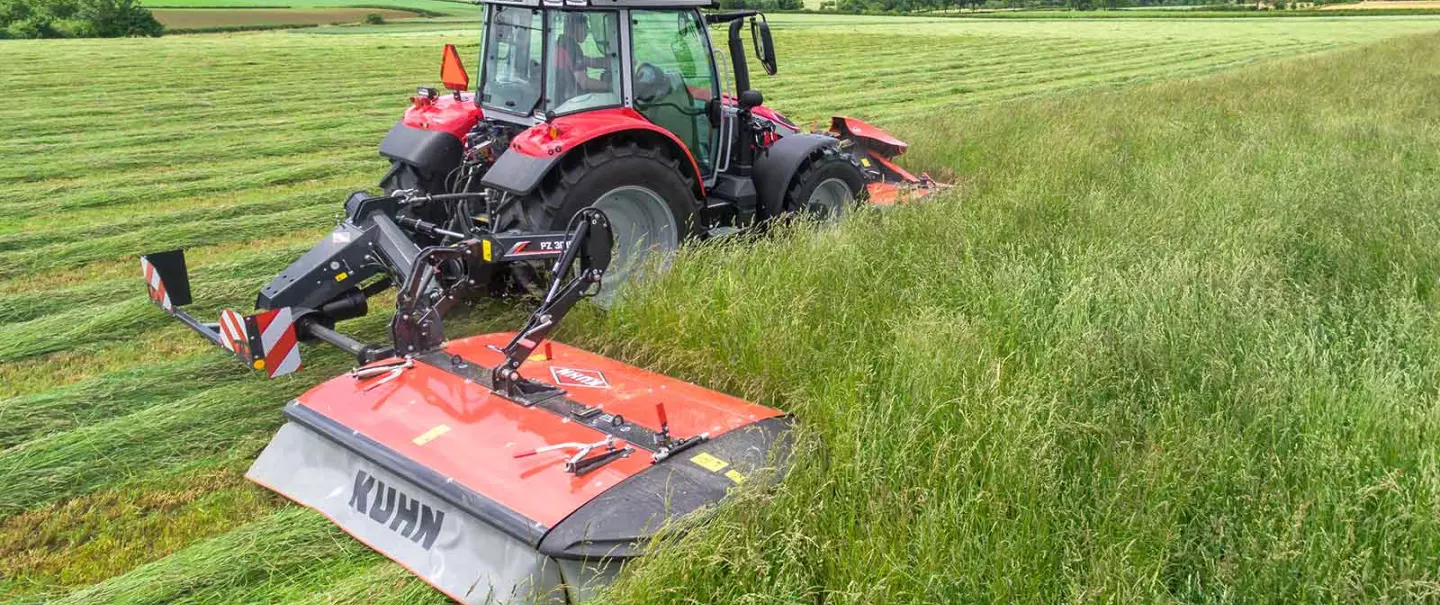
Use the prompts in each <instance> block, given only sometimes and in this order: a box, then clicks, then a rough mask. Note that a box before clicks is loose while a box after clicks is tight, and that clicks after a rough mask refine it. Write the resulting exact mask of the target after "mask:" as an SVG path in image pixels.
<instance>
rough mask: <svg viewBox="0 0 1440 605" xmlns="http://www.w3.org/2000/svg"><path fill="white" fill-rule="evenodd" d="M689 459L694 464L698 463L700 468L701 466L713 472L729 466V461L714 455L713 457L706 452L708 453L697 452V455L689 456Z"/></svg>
mask: <svg viewBox="0 0 1440 605" xmlns="http://www.w3.org/2000/svg"><path fill="white" fill-rule="evenodd" d="M690 461H691V462H694V463H695V464H698V465H700V468H703V469H705V470H707V471H710V472H715V473H718V472H720V469H722V468H725V467H727V466H730V463H729V462H726V461H724V460H721V459H719V458H716V457H714V456H711V455H710V454H708V453H700V454H697V455H695V456H693V457H691V458H690Z"/></svg>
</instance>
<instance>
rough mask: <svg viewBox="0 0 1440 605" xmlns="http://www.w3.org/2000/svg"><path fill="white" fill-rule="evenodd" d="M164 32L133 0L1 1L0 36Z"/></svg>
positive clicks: (116, 35) (104, 35)
mask: <svg viewBox="0 0 1440 605" xmlns="http://www.w3.org/2000/svg"><path fill="white" fill-rule="evenodd" d="M164 31H165V28H164V26H162V25H160V22H159V21H156V20H155V16H154V15H152V14H150V11H149V10H146V8H145V7H143V6H140V4H139V3H138V2H137V1H136V0H0V38H123V37H130V36H158V35H160V34H161V33H162V32H164Z"/></svg>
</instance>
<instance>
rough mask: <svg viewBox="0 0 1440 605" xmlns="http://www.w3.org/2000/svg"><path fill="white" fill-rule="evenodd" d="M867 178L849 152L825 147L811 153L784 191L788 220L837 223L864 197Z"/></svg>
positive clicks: (784, 206)
mask: <svg viewBox="0 0 1440 605" xmlns="http://www.w3.org/2000/svg"><path fill="white" fill-rule="evenodd" d="M865 192H866V189H865V175H864V173H862V172H861V171H860V165H859V164H858V163H857V162H856V161H855V158H854V157H853V156H851V155H850V154H849V153H845V152H843V151H840V150H839V149H836V148H834V147H830V146H826V147H820V148H818V149H816V150H815V151H814V152H812V153H811V154H810V157H809V158H808V159H807V160H806V161H805V163H803V164H801V165H800V169H799V170H796V171H795V177H794V178H792V179H791V180H790V188H789V189H788V190H786V191H785V200H784V205H783V206H782V208H783V209H784V211H785V214H786V215H787V216H788V217H792V218H799V217H810V218H814V219H817V220H821V221H835V220H839V219H841V218H844V217H845V215H846V214H847V213H849V211H850V209H851V206H854V205H855V200H858V199H862V198H863V197H864V196H865Z"/></svg>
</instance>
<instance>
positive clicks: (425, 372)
mask: <svg viewBox="0 0 1440 605" xmlns="http://www.w3.org/2000/svg"><path fill="white" fill-rule="evenodd" d="M511 336H512V335H511V334H486V335H482V336H475V337H472V338H466V339H461V340H456V341H451V342H450V343H449V344H448V345H447V347H446V350H447V351H448V352H449V353H452V354H457V355H460V356H462V357H464V358H465V359H466V360H467V361H469V362H470V363H473V364H477V365H483V366H494V365H496V364H498V363H499V362H500V361H501V355H500V353H498V352H496V351H494V350H492V349H490V348H489V347H490V346H495V347H503V346H504V345H505V344H506V343H508V342H509V340H510V338H511ZM541 350H542V351H543V350H544V348H543V347H542V349H541ZM550 353H551V357H550V358H549V359H545V360H540V359H536V360H532V361H530V362H528V363H526V364H525V366H523V367H522V368H521V372H522V373H523V374H524V375H525V376H527V377H529V378H531V379H534V380H537V381H541V382H546V383H550V384H556V385H558V386H560V387H562V388H564V389H565V390H566V392H567V396H568V397H569V398H571V399H573V400H575V401H579V402H581V403H585V404H587V405H591V406H596V407H600V408H602V409H603V410H604V411H605V412H607V413H611V414H620V415H623V416H624V417H625V418H626V419H627V420H630V421H631V422H635V423H637V424H641V425H644V426H646V427H649V428H652V429H654V430H659V421H658V419H657V418H656V411H655V405H656V403H660V402H663V403H664V404H665V409H666V412H667V415H668V416H669V423H670V431H671V434H673V435H675V436H677V437H689V436H691V435H697V434H700V433H707V432H708V433H710V435H711V436H712V437H714V436H718V435H720V434H723V433H726V432H728V431H730V430H733V429H736V428H739V427H742V426H745V425H748V424H751V423H753V422H756V421H758V420H762V419H765V418H771V417H775V416H779V415H780V412H779V411H777V410H774V409H771V408H767V407H764V406H760V405H755V404H752V403H749V402H746V401H744V400H741V399H737V398H735V397H731V396H729V395H725V394H723V393H719V392H716V391H712V390H709V389H705V388H702V387H699V386H696V385H693V384H689V383H686V382H683V381H680V380H676V379H674V378H670V377H667V376H663V375H660V374H656V373H653V372H648V371H645V370H642V369H640V368H637V367H634V366H631V365H628V364H624V363H621V362H618V361H615V360H612V359H608V358H606V357H602V356H600V355H596V354H593V353H589V352H586V351H583V350H580V349H577V348H574V347H570V346H566V345H563V344H560V343H552V345H551V347H550ZM378 380H379V379H371V380H366V381H357V380H355V379H354V378H351V377H350V376H348V375H346V376H340V377H338V378H334V379H332V380H330V381H328V382H325V383H324V384H321V385H319V386H317V387H315V388H314V389H312V390H310V391H309V392H307V393H305V394H304V395H302V396H301V397H300V398H299V402H300V404H301V405H304V406H306V407H308V408H310V409H312V410H314V411H316V412H319V413H321V414H323V415H325V416H326V417H329V418H331V419H332V420H335V421H336V422H339V423H341V424H342V425H344V426H346V427H348V428H350V429H352V430H355V431H357V432H359V433H360V434H363V435H365V436H366V437H369V438H370V439H373V440H375V441H378V442H379V443H381V444H383V445H385V446H386V447H388V448H390V449H392V450H394V451H395V452H397V453H399V454H401V455H403V456H405V457H407V458H409V459H410V460H412V461H414V462H415V463H417V464H420V465H422V466H425V467H428V468H430V469H432V470H434V471H436V472H438V473H441V474H443V475H445V476H446V477H449V478H451V479H453V480H455V481H457V482H459V483H461V484H462V485H464V486H465V487H468V488H470V489H471V490H473V491H475V492H477V493H480V494H482V495H484V496H486V497H488V498H490V499H492V500H494V501H495V502H497V503H499V504H501V505H504V506H506V507H507V508H510V509H511V510H514V511H515V512H518V513H520V514H522V515H525V516H527V517H529V518H531V519H533V520H534V521H536V522H539V523H541V524H544V525H546V526H551V527H553V526H554V525H555V524H556V523H559V522H560V521H561V520H562V519H564V518H565V517H566V516H568V515H569V514H570V513H571V512H573V511H574V510H575V509H577V508H579V507H580V506H581V505H583V504H585V503H586V502H589V501H590V500H591V499H592V498H594V497H596V496H598V495H599V494H600V493H602V492H604V491H605V490H607V489H609V488H611V487H613V486H614V485H615V484H617V483H619V482H621V481H623V480H625V479H626V478H629V477H630V476H632V475H634V474H636V473H638V472H640V471H643V470H644V469H646V468H648V467H649V466H650V464H651V462H650V454H649V453H648V452H645V451H643V450H637V451H636V452H635V453H633V454H631V455H630V456H629V457H628V458H624V459H621V460H618V461H616V462H613V463H610V464H607V465H605V466H603V467H601V468H599V469H598V470H595V471H592V472H590V473H588V474H586V475H584V476H580V477H576V476H574V475H572V474H570V473H567V472H565V471H564V469H563V468H562V466H563V462H564V459H565V457H566V456H567V454H566V453H565V452H551V453H546V454H543V455H536V456H530V457H526V458H519V459H516V458H514V454H515V453H517V452H522V451H526V450H531V449H535V448H538V447H542V446H546V445H553V444H557V443H564V442H571V441H574V442H595V441H598V440H600V439H603V438H604V434H602V433H600V432H598V431H596V430H594V429H591V428H588V427H584V426H580V425H578V424H576V423H575V422H572V421H570V420H568V419H566V418H562V417H560V416H558V415H556V414H554V413H552V412H549V411H547V410H544V409H540V408H526V407H523V406H521V405H519V404H516V403H514V402H512V401H510V400H508V399H505V398H504V397H501V396H499V395H496V394H494V393H492V392H491V391H489V390H488V389H486V388H484V387H482V386H480V385H479V384H476V383H474V382H468V381H465V380H463V379H461V378H459V377H457V376H455V375H454V374H451V373H449V372H446V371H444V370H442V369H439V368H435V367H432V366H429V365H426V364H423V363H417V364H415V366H414V367H413V368H411V369H409V370H405V371H404V372H403V373H401V374H400V375H399V376H398V377H397V378H395V379H393V380H390V381H388V382H385V383H383V384H379V385H378V386H374V387H372V388H370V389H369V390H366V387H367V386H368V385H370V384H371V383H373V382H376V381H378Z"/></svg>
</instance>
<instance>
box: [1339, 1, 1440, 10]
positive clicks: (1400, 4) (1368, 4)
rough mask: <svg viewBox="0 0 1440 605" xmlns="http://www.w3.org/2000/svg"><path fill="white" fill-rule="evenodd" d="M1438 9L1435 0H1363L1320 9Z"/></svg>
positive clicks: (1438, 5)
mask: <svg viewBox="0 0 1440 605" xmlns="http://www.w3.org/2000/svg"><path fill="white" fill-rule="evenodd" d="M1396 9H1440V1H1437V0H1365V1H1363V2H1357V3H1355V4H1326V5H1324V6H1322V7H1320V10H1327V11H1333V10H1396Z"/></svg>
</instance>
